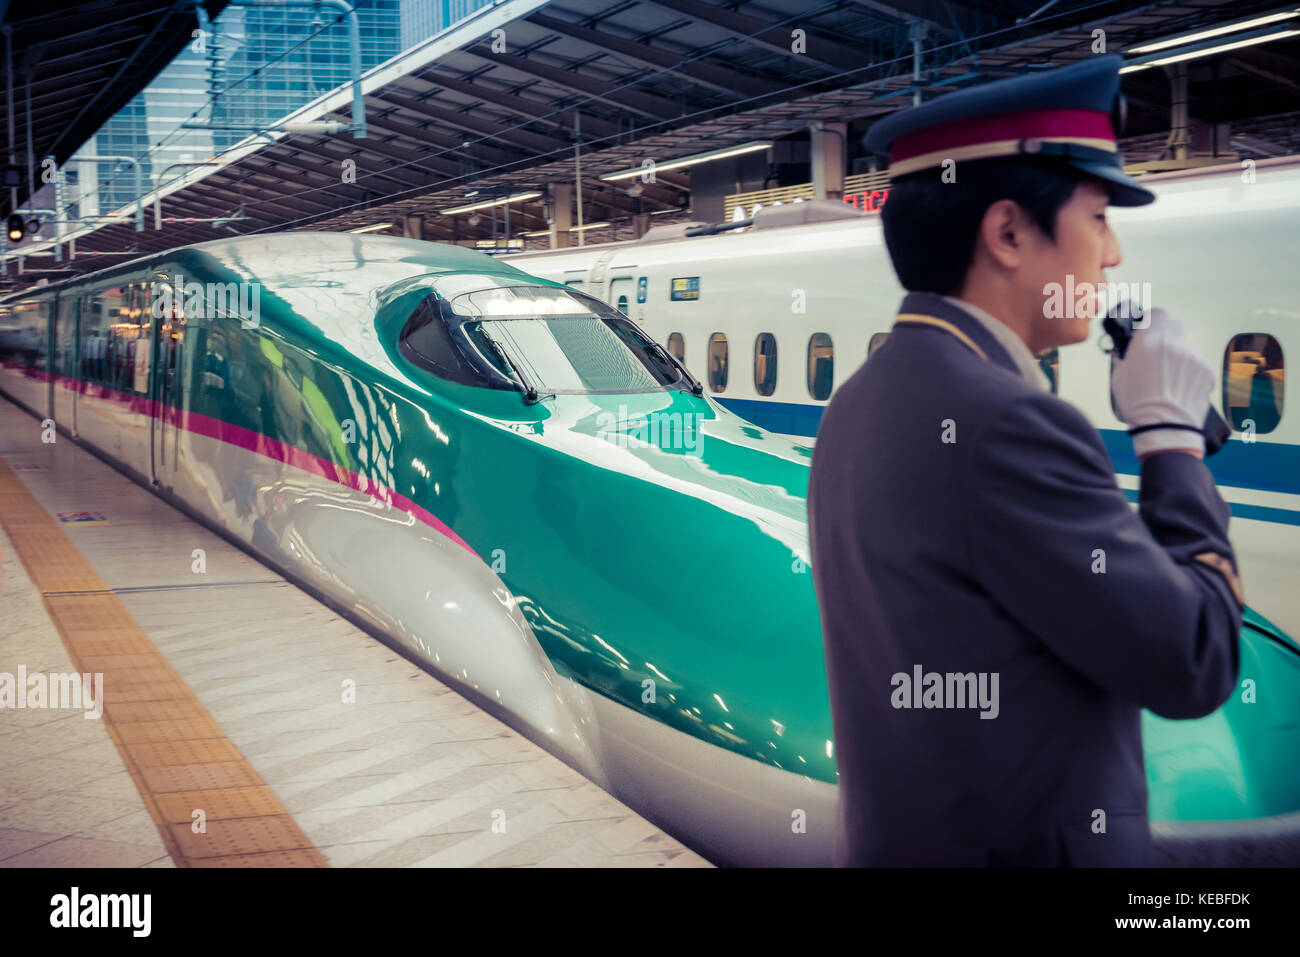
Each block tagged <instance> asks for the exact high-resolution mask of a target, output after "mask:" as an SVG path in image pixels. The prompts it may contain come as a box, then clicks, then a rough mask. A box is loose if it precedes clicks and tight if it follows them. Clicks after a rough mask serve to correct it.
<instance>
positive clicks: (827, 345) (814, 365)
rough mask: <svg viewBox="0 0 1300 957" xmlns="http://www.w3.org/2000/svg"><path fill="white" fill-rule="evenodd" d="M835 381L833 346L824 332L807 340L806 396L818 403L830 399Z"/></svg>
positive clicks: (816, 333) (815, 333)
mask: <svg viewBox="0 0 1300 957" xmlns="http://www.w3.org/2000/svg"><path fill="white" fill-rule="evenodd" d="M834 380H835V346H834V345H832V343H831V337H830V336H828V335H827V334H826V333H824V332H814V333H813V334H812V336H811V337H809V339H808V394H809V395H810V396H812V397H813V398H814V399H816V400H818V401H819V402H820V401H822V400H824V399H829V398H830V397H831V384H832V383H833V382H834Z"/></svg>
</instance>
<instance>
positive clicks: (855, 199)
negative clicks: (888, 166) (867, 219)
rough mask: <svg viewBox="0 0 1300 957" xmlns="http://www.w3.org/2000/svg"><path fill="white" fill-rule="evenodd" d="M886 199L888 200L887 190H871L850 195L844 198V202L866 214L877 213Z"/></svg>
mask: <svg viewBox="0 0 1300 957" xmlns="http://www.w3.org/2000/svg"><path fill="white" fill-rule="evenodd" d="M887 199H889V190H887V189H873V190H868V191H863V192H861V193H851V194H849V195H848V196H845V197H844V202H846V203H849V204H850V205H852V206H856V207H857V208H858V209H862V210H866V211H867V212H868V213H878V212H880V207H882V206H884V205H885V201H886V200H887Z"/></svg>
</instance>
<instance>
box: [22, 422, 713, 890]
mask: <svg viewBox="0 0 1300 957" xmlns="http://www.w3.org/2000/svg"><path fill="white" fill-rule="evenodd" d="M198 550H201V552H200V551H198ZM199 556H201V557H202V562H201V563H200V561H199ZM200 565H201V566H202V570H201V571H199V570H197V569H198V568H199V567H200ZM0 607H2V608H3V610H4V611H3V620H2V621H0V682H4V681H5V680H6V676H8V680H9V681H10V683H11V684H10V687H11V691H12V689H18V692H19V693H18V696H17V697H18V698H21V697H22V691H23V690H26V691H27V692H28V696H27V698H25V699H23V700H22V701H21V702H19V701H18V700H16V699H15V700H13V701H6V700H5V699H4V697H3V694H0V866H3V867H43V866H59V867H93V866H113V867H171V866H179V867H189V866H193V867H230V866H234V867H239V866H262V867H265V866H317V867H319V866H363V867H392V866H435V867H436V866H450V867H459V866H484V867H497V866H532V865H536V866H592V867H642V866H660V867H662V866H667V867H683V866H685V867H700V866H704V867H707V866H710V865H709V863H708V862H707V861H705V860H704V859H703V858H701V857H700V856H699V855H697V854H696V853H694V852H693V851H691V850H689V849H688V848H686V847H684V846H683V845H682V844H681V843H679V842H678V841H676V840H674V839H673V838H672V837H670V836H668V835H667V834H665V833H663V832H662V831H661V830H659V829H658V828H656V827H655V826H653V825H652V824H650V823H649V822H647V821H646V820H644V819H643V818H641V817H640V816H639V815H637V814H636V813H634V812H633V811H631V810H630V809H629V808H627V807H626V806H625V805H623V804H621V803H620V802H618V801H616V800H615V799H614V798H613V797H611V796H610V795H609V794H607V793H606V792H605V791H603V790H601V789H600V788H599V787H597V786H596V785H595V784H593V783H591V782H590V781H588V780H587V779H585V778H584V777H582V776H581V775H580V774H579V773H578V772H577V771H574V770H573V769H572V768H570V767H569V766H568V765H566V764H564V763H563V762H562V761H560V760H559V759H558V758H556V757H554V756H553V755H551V754H549V753H548V752H546V751H545V750H543V749H541V748H539V747H538V746H537V745H536V744H534V743H532V742H531V741H529V740H527V739H526V738H524V737H522V736H521V735H519V734H518V733H516V732H515V731H513V730H512V729H511V728H509V727H507V726H506V725H505V724H503V723H502V722H501V721H499V720H497V719H496V718H494V717H492V716H490V715H488V714H486V713H484V712H482V711H481V710H479V709H478V708H477V707H475V706H474V705H473V704H471V703H470V702H468V701H466V700H465V699H464V698H462V697H461V696H460V695H458V694H457V693H456V692H454V691H453V690H451V689H450V688H448V687H447V686H445V685H444V684H442V683H441V682H439V681H438V680H437V679H436V678H435V677H433V676H432V675H430V674H428V673H427V672H425V671H423V670H421V669H420V668H418V667H416V666H415V665H414V664H412V663H411V662H409V661H407V660H406V659H405V658H403V657H401V656H400V655H398V654H397V653H396V652H395V651H393V650H391V649H390V648H388V647H387V646H385V645H384V644H382V643H380V642H379V641H377V640H375V639H374V638H372V637H371V636H369V635H368V634H366V633H365V632H363V631H362V630H360V629H359V628H357V627H356V626H354V625H353V624H351V623H350V622H348V621H347V620H345V619H343V618H341V617H340V616H338V615H337V614H335V613H334V612H333V611H331V610H330V609H328V608H326V607H325V606H323V605H321V604H320V603H319V602H317V601H316V600H315V599H313V598H312V597H311V596H309V595H307V594H306V593H304V592H303V591H301V590H300V589H298V588H297V587H295V586H294V585H292V584H290V583H289V582H287V581H286V580H285V579H283V578H282V577H281V576H279V575H278V574H276V573H274V572H272V571H271V570H269V569H268V568H266V567H265V566H263V565H261V564H260V563H258V562H256V561H255V560H254V559H252V558H250V557H249V556H248V555H246V554H245V553H243V552H242V551H240V550H239V549H237V548H235V547H234V546H233V545H231V544H230V543H228V542H227V541H225V540H224V539H222V538H221V537H219V536H217V535H216V534H214V533H213V532H211V531H209V530H208V529H206V528H204V527H203V526H201V525H199V524H197V523H195V522H194V521H192V520H191V519H189V518H188V517H186V516H184V515H182V514H181V513H180V512H178V511H177V510H176V509H174V508H172V507H171V506H170V505H168V504H167V503H165V502H163V501H162V500H160V499H159V498H157V497H156V496H154V495H153V494H151V493H150V492H149V491H148V490H146V489H144V488H142V487H140V486H138V485H136V484H135V483H133V482H131V481H130V480H128V479H127V478H125V477H124V476H122V475H121V474H119V473H118V472H117V471H115V470H114V469H112V468H110V467H109V466H108V465H106V464H105V463H104V462H102V461H101V460H99V459H98V458H96V457H94V456H93V455H91V454H90V453H89V452H87V451H85V450H84V449H82V448H80V447H79V446H77V445H76V443H74V442H73V441H72V440H71V439H69V438H68V437H66V436H64V435H58V437H57V439H56V441H54V442H53V443H49V444H47V443H45V442H43V441H42V430H41V427H40V423H39V421H38V420H36V419H35V418H33V417H32V416H31V415H29V414H28V413H27V412H25V411H23V410H22V409H20V408H18V407H17V406H15V405H13V404H12V403H10V402H9V401H7V400H5V399H3V398H0ZM78 673H91V674H94V673H99V674H102V675H103V692H102V694H95V693H93V690H92V693H91V694H89V695H83V696H82V697H81V699H80V707H67V706H66V705H67V703H68V701H69V700H70V697H69V696H70V694H71V692H70V691H69V688H68V686H67V685H66V683H65V685H64V686H63V687H62V689H61V691H62V696H61V698H60V702H56V701H55V698H56V697H59V696H58V695H56V693H55V692H56V684H57V683H58V682H57V679H55V678H54V677H52V676H56V675H67V676H72V675H74V674H78ZM20 676H26V678H27V684H26V685H25V686H23V685H22V683H21V682H19V681H18V678H19V677H20ZM32 676H38V678H37V679H36V681H35V686H39V685H41V684H42V683H44V685H45V693H44V694H42V695H41V698H40V703H37V699H36V698H35V697H33V691H32V689H33V687H35V686H34V685H33V684H32V683H31V682H32V681H33V678H32ZM346 682H353V683H354V684H351V685H346V684H345V683H346ZM93 683H94V682H93V680H92V685H93ZM348 687H350V688H354V689H355V701H354V702H352V703H347V702H345V700H344V699H345V697H347V696H346V695H345V694H344V693H343V690H344V689H345V688H348ZM2 690H3V689H0V691H2ZM73 697H75V695H74V696H73ZM94 699H97V700H94ZM55 703H61V704H62V705H64V706H61V707H52V706H51V705H53V704H55ZM27 705H31V706H27ZM96 708H100V709H101V710H102V714H101V715H100V716H98V717H94V716H93V711H94V710H95V709H96ZM88 713H91V714H92V716H91V717H90V719H89V720H88V719H87V714H88Z"/></svg>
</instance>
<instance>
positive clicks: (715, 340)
mask: <svg viewBox="0 0 1300 957" xmlns="http://www.w3.org/2000/svg"><path fill="white" fill-rule="evenodd" d="M708 373H709V388H710V389H712V390H713V391H714V392H726V391H727V337H726V336H725V335H723V334H722V333H721V332H715V333H714V334H713V335H711V336H709V369H708Z"/></svg>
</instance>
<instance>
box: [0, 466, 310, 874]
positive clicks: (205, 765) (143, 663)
mask: <svg viewBox="0 0 1300 957" xmlns="http://www.w3.org/2000/svg"><path fill="white" fill-rule="evenodd" d="M0 525H3V526H4V528H5V531H6V532H7V533H8V535H9V537H10V539H11V540H12V542H13V546H14V549H15V551H17V553H18V558H19V560H20V561H21V562H22V563H23V566H24V567H25V568H26V569H27V573H28V575H30V576H31V579H32V581H33V582H34V583H35V585H36V588H37V590H38V591H39V592H40V593H41V598H42V600H43V601H44V603H45V607H46V609H47V611H48V612H49V614H50V619H51V620H52V621H53V622H54V625H55V627H56V628H57V629H58V632H59V634H60V635H61V636H62V637H63V642H64V644H65V645H66V646H67V649H68V653H69V654H70V655H71V656H72V661H73V664H74V665H75V666H76V668H77V670H78V671H81V672H90V673H92V674H93V673H102V674H103V675H104V723H105V726H106V727H107V729H108V733H109V737H111V738H112V740H113V744H114V745H115V746H116V747H117V751H118V754H120V755H121V756H122V762H123V763H124V764H125V765H126V769H127V771H128V772H129V773H130V775H131V779H132V780H133V781H135V785H136V787H137V788H138V789H139V791H140V796H141V797H142V798H143V799H144V804H145V807H146V808H147V809H148V811H149V814H150V815H151V816H152V817H153V820H154V823H155V824H156V825H157V826H158V831H159V833H160V834H161V835H162V839H163V842H164V843H165V844H166V845H167V850H168V852H169V853H170V854H171V856H172V859H173V860H174V861H175V863H176V866H177V867H326V866H328V865H327V863H326V861H325V857H324V855H322V854H321V853H320V852H319V851H318V850H316V848H314V847H313V846H312V843H311V841H310V840H308V838H307V836H306V835H305V834H304V833H303V832H302V829H301V828H300V827H298V825H297V824H295V823H294V820H293V818H292V817H290V815H289V814H288V812H287V811H285V809H284V807H283V805H281V804H280V802H279V800H278V799H277V798H276V797H275V795H274V794H273V793H271V789H270V788H268V787H267V786H266V784H265V782H263V780H262V779H261V777H259V776H258V774H257V772H256V771H254V770H253V768H252V766H251V765H250V764H249V763H248V761H246V760H245V759H244V756H243V755H242V754H240V752H239V749H238V748H236V747H235V745H234V744H233V743H231V741H230V739H229V738H227V737H226V735H225V733H224V732H223V731H222V730H221V727H220V726H219V725H218V724H217V723H216V721H214V720H213V718H212V716H211V715H210V714H208V712H207V709H205V708H204V707H203V705H202V704H201V703H200V702H199V700H198V698H196V697H195V695H194V692H193V691H191V690H190V688H189V686H188V685H187V684H186V683H185V682H184V681H183V680H182V679H181V677H180V675H178V674H177V673H176V672H175V670H173V669H172V667H171V665H170V664H169V663H168V662H167V659H166V658H164V657H163V655H162V654H161V653H160V652H159V651H158V649H157V647H156V646H155V645H154V643H153V642H152V641H151V640H150V639H149V636H148V635H146V634H145V632H144V630H143V629H142V628H141V627H140V625H139V624H138V623H137V622H136V620H135V619H134V618H133V617H132V616H131V613H130V612H129V611H127V609H126V607H125V606H124V605H123V604H122V602H121V601H120V600H119V599H118V597H117V596H116V595H115V594H113V591H112V589H110V588H109V587H108V585H107V584H105V583H104V581H103V579H101V578H100V577H99V576H98V575H97V574H96V573H95V570H94V568H92V567H91V565H90V563H89V562H88V561H87V560H86V558H85V556H84V555H82V554H81V552H80V551H78V550H77V547H76V546H75V545H74V544H73V543H72V541H71V539H69V538H68V536H67V535H66V534H64V532H63V529H61V528H60V527H59V526H58V523H56V522H55V521H54V519H53V518H51V517H50V515H49V513H47V512H46V511H45V509H43V508H42V507H41V506H40V504H39V503H38V502H37V501H36V500H35V499H34V498H33V497H32V495H31V493H30V492H28V491H27V488H26V486H24V485H23V484H22V482H21V481H20V480H19V478H18V476H17V474H16V473H15V472H14V471H13V469H11V468H10V467H9V466H8V465H7V464H6V463H5V462H4V460H3V459H0ZM196 810H202V812H203V819H204V828H205V830H204V831H203V832H202V833H195V832H194V825H195V815H194V812H195V811H196Z"/></svg>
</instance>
